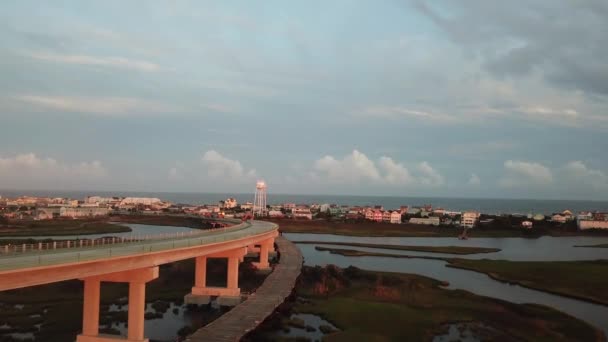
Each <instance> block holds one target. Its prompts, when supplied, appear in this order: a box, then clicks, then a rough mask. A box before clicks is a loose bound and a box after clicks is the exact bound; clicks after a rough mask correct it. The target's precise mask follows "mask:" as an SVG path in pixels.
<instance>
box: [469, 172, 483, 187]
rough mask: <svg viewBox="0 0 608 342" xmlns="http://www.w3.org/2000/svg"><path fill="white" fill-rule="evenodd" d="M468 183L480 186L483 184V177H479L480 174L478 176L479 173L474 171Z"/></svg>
mask: <svg viewBox="0 0 608 342" xmlns="http://www.w3.org/2000/svg"><path fill="white" fill-rule="evenodd" d="M467 183H468V184H469V185H473V186H478V185H480V184H481V179H480V178H479V176H477V174H475V173H472V174H471V178H469V181H468V182H467Z"/></svg>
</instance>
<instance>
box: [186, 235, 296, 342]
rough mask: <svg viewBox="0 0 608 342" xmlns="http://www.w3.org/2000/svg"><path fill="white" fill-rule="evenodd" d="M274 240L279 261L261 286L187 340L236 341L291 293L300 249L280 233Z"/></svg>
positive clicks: (194, 341) (193, 341)
mask: <svg viewBox="0 0 608 342" xmlns="http://www.w3.org/2000/svg"><path fill="white" fill-rule="evenodd" d="M275 242H276V244H277V246H278V249H279V252H280V253H281V254H280V255H281V257H280V259H279V264H278V265H276V266H275V268H274V271H273V272H272V273H271V274H270V275H269V276H268V277H267V278H266V280H265V281H264V283H263V284H262V286H260V287H259V288H258V289H257V291H256V292H255V293H254V294H252V295H251V296H249V298H248V299H247V300H246V301H244V302H243V303H241V304H239V305H237V306H236V307H235V308H233V309H232V310H230V311H228V312H227V313H225V314H224V315H222V316H221V317H220V318H218V319H216V320H215V321H213V322H211V323H210V324H208V325H207V326H205V327H203V328H201V329H199V330H197V331H196V332H195V333H194V334H193V335H191V336H190V337H188V338H187V339H186V341H189V342H202V341H205V342H208V341H217V342H224V341H238V340H240V339H241V338H242V337H243V336H244V335H245V334H246V333H247V332H249V331H251V330H253V329H255V327H257V325H258V324H260V323H261V322H262V321H263V320H264V319H266V317H268V316H269V315H270V314H271V313H272V312H273V311H274V310H275V309H276V308H277V307H278V306H279V305H280V304H281V303H283V301H284V300H285V298H287V297H288V296H289V295H290V294H291V292H292V290H293V288H294V286H295V282H296V279H297V278H298V275H299V274H300V271H301V269H302V253H301V252H300V250H299V249H298V248H297V247H296V246H295V245H294V244H293V243H291V242H290V241H289V240H287V239H285V238H283V237H281V236H279V237H277V238H276V240H275Z"/></svg>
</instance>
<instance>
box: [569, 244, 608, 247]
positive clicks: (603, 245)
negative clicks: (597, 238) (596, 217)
mask: <svg viewBox="0 0 608 342" xmlns="http://www.w3.org/2000/svg"><path fill="white" fill-rule="evenodd" d="M574 247H589V248H608V243H602V244H599V245H581V246H574Z"/></svg>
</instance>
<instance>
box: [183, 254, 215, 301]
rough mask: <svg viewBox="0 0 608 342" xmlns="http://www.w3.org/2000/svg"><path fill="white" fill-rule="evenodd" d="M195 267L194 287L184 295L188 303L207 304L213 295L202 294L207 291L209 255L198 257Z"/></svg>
mask: <svg viewBox="0 0 608 342" xmlns="http://www.w3.org/2000/svg"><path fill="white" fill-rule="evenodd" d="M194 267H195V269H194V272H195V273H194V287H193V288H192V293H189V294H187V295H186V296H185V297H184V302H185V303H186V304H195V305H206V304H209V302H210V301H211V296H210V295H208V294H202V293H204V292H205V289H206V287H207V286H206V285H207V257H206V256H200V257H197V258H196V264H195V266H194Z"/></svg>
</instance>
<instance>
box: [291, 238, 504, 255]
mask: <svg viewBox="0 0 608 342" xmlns="http://www.w3.org/2000/svg"><path fill="white" fill-rule="evenodd" d="M293 243H296V244H323V245H335V246H349V247H365V248H381V249H392V250H400V251H414V252H427V253H443V254H459V255H469V254H479V253H496V252H500V249H498V248H486V247H468V246H405V245H385V244H374V243H356V242H329V241H293Z"/></svg>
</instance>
